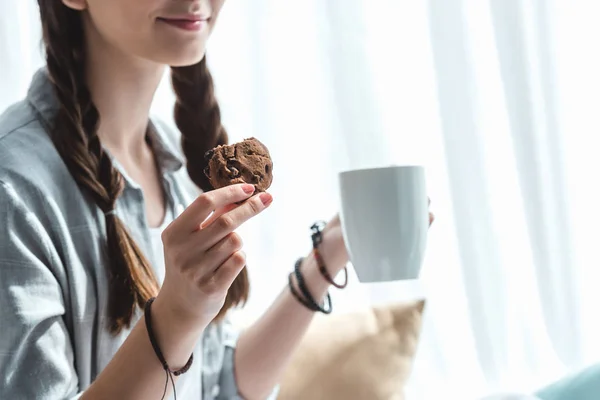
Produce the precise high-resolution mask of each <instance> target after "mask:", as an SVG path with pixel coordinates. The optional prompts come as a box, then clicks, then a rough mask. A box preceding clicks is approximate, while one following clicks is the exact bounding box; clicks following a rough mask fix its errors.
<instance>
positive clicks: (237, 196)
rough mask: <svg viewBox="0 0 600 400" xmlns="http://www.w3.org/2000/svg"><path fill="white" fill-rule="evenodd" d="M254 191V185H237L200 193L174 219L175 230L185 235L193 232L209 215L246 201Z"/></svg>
mask: <svg viewBox="0 0 600 400" xmlns="http://www.w3.org/2000/svg"><path fill="white" fill-rule="evenodd" d="M254 191H255V187H254V185H247V184H239V185H231V186H227V187H224V188H221V189H216V190H212V191H210V192H206V193H202V194H201V195H200V196H198V198H197V199H196V200H195V201H194V202H193V203H192V204H190V206H189V207H188V208H186V209H185V211H183V213H181V215H180V216H179V217H178V218H177V219H176V222H177V223H176V224H175V225H176V227H177V228H182V229H184V230H185V231H187V232H186V233H189V232H193V231H195V230H197V229H198V227H199V226H200V224H201V223H202V222H203V221H204V220H205V219H206V218H208V216H209V215H210V213H212V212H213V211H215V210H217V209H219V208H222V207H225V206H228V205H230V204H235V203H237V202H240V201H242V200H246V199H247V198H249V197H250V196H251V195H252V194H253V193H254Z"/></svg>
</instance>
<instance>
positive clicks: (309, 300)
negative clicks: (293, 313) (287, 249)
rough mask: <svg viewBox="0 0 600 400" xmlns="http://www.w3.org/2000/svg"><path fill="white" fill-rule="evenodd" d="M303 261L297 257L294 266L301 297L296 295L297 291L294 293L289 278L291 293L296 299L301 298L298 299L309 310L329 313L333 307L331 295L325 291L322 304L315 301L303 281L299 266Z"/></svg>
mask: <svg viewBox="0 0 600 400" xmlns="http://www.w3.org/2000/svg"><path fill="white" fill-rule="evenodd" d="M303 261H304V258H299V259H298V261H296V265H295V266H294V274H295V275H296V281H297V282H298V288H299V289H300V292H301V294H302V297H301V296H300V295H298V293H294V292H295V289H294V286H293V284H292V281H291V279H290V280H289V284H290V290H291V291H292V294H294V295H295V297H296V299H302V300H303V301H301V300H299V301H300V302H301V303H302V304H303V305H304V306H306V307H307V308H309V309H310V310H312V311H318V312H322V313H323V314H331V311H332V310H333V307H332V304H331V296H330V295H329V292H327V295H326V296H325V301H324V302H323V306H321V305H320V304H318V303H317V302H316V301H315V298H314V297H313V295H312V294H311V293H310V290H308V287H307V286H306V282H305V281H304V276H303V275H302V271H300V267H301V266H302V262H303ZM325 305H327V308H325V307H324V306H325Z"/></svg>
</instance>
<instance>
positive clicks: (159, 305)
mask: <svg viewBox="0 0 600 400" xmlns="http://www.w3.org/2000/svg"><path fill="white" fill-rule="evenodd" d="M151 312H152V326H153V330H154V332H155V336H156V339H157V341H158V344H159V346H160V349H161V351H162V353H163V355H164V357H165V359H166V360H167V363H169V366H170V368H171V369H173V370H176V369H179V368H181V367H183V366H184V365H185V363H186V362H187V361H188V359H189V357H190V355H191V354H192V351H193V349H194V347H195V345H196V342H197V341H198V339H199V337H200V335H201V334H202V331H203V328H202V326H203V325H201V324H195V325H194V326H190V325H185V324H182V323H181V319H179V318H177V315H176V314H175V313H173V312H172V310H169V309H167V306H166V305H165V304H164V303H163V302H161V301H160V299H156V301H155V302H154V304H153V305H152V311H151ZM145 324H146V322H145V319H144V317H142V318H141V319H140V321H139V322H138V323H137V324H136V325H135V327H134V328H133V330H132V331H131V333H130V334H129V336H128V337H127V340H125V342H124V343H123V345H122V346H121V348H120V349H119V351H118V352H117V353H116V354H115V356H114V357H113V359H112V360H111V362H110V363H109V364H108V365H107V366H106V368H105V369H104V370H103V371H102V373H101V374H100V375H99V376H98V378H97V379H96V380H95V381H94V383H93V384H92V385H91V386H90V387H89V389H87V390H86V391H85V393H84V394H83V396H82V397H81V398H82V399H83V400H96V399H123V400H138V399H139V400H147V399H160V398H161V395H162V394H163V392H164V390H165V382H166V372H165V370H164V369H163V367H162V365H161V363H160V362H159V360H158V357H157V356H156V354H155V353H154V349H153V348H152V344H151V343H150V339H149V336H148V333H147V331H146V325H145ZM174 378H175V377H174ZM167 390H168V392H167V396H165V398H168V396H169V393H170V391H171V384H170V383H169V385H168V388H167Z"/></svg>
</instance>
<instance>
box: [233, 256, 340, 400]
mask: <svg viewBox="0 0 600 400" xmlns="http://www.w3.org/2000/svg"><path fill="white" fill-rule="evenodd" d="M301 268H302V274H303V276H304V278H305V280H306V284H307V286H308V288H309V290H310V292H311V294H312V295H313V297H314V298H315V299H316V300H317V301H320V300H321V299H322V298H323V297H324V296H325V294H326V293H327V289H328V288H329V284H328V283H327V281H326V280H325V279H324V278H323V276H322V275H321V274H320V272H319V270H318V267H317V264H316V262H315V260H314V258H313V256H312V255H311V256H309V257H308V258H306V260H305V261H304V263H303V265H302V267H301ZM313 315H314V312H313V311H310V310H308V309H307V308H306V307H304V306H303V305H302V304H300V303H299V302H298V301H297V300H296V299H295V298H294V297H293V295H292V294H291V293H290V291H289V288H286V289H285V290H284V291H283V293H282V294H281V295H280V296H279V297H278V299H277V300H276V301H275V303H274V304H273V305H272V306H271V307H270V308H269V310H268V311H267V312H266V313H265V314H264V315H263V316H262V317H261V318H260V319H259V320H258V321H257V322H256V323H254V324H253V325H252V326H251V327H250V328H248V329H247V330H246V331H244V332H243V333H242V335H241V336H240V339H239V341H238V345H237V350H236V353H235V366H236V368H235V369H236V380H237V384H238V388H239V390H240V393H241V394H242V395H243V396H244V398H246V399H248V400H259V399H264V398H265V397H267V396H268V395H269V394H270V393H271V391H272V390H273V388H274V387H275V386H276V384H277V383H278V381H279V378H280V377H281V375H282V373H283V372H284V370H285V368H286V365H287V363H288V361H289V360H290V358H291V356H292V354H293V352H294V350H295V349H296V347H297V345H298V344H299V343H300V340H301V339H302V337H303V336H304V333H305V332H306V330H307V329H308V327H309V325H310V322H311V321H312V318H313Z"/></svg>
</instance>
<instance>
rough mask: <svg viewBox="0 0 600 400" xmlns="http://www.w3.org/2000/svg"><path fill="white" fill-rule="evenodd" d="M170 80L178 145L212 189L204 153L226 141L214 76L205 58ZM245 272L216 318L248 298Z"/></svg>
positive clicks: (194, 175) (200, 181) (199, 180)
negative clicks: (179, 141) (173, 94)
mask: <svg viewBox="0 0 600 400" xmlns="http://www.w3.org/2000/svg"><path fill="white" fill-rule="evenodd" d="M171 78H172V79H171V80H172V83H173V89H174V91H175V95H176V96H177V101H176V103H175V123H176V124H177V127H178V128H179V130H180V131H181V145H182V149H183V153H184V155H185V157H186V160H187V170H188V174H189V176H190V178H191V179H192V181H193V182H194V183H195V184H196V185H197V186H198V187H199V188H200V189H202V190H204V191H209V190H212V186H211V184H210V182H209V181H208V178H207V177H206V175H204V168H205V167H206V166H207V163H206V160H205V158H204V153H206V152H207V151H208V150H210V149H212V148H213V147H215V146H218V145H222V144H227V142H228V138H227V132H226V131H225V128H224V127H223V125H222V124H221V110H220V108H219V104H218V103H217V99H216V97H215V90H214V84H213V79H212V76H211V74H210V71H209V70H208V67H207V64H206V57H204V58H203V60H202V61H200V62H199V63H198V64H196V65H192V66H189V67H177V68H172V74H171ZM249 287H250V284H249V280H248V272H247V270H246V269H245V268H244V269H243V270H242V272H241V273H240V274H239V275H238V276H237V278H236V279H235V281H234V282H233V284H232V285H231V287H230V288H229V291H228V293H227V298H226V299H225V304H224V305H223V308H222V309H221V311H220V312H219V315H217V318H216V319H217V320H219V319H221V318H223V317H224V316H225V313H226V312H227V310H229V309H230V308H231V307H233V306H235V305H238V304H243V303H245V302H246V301H247V299H248V292H249Z"/></svg>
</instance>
